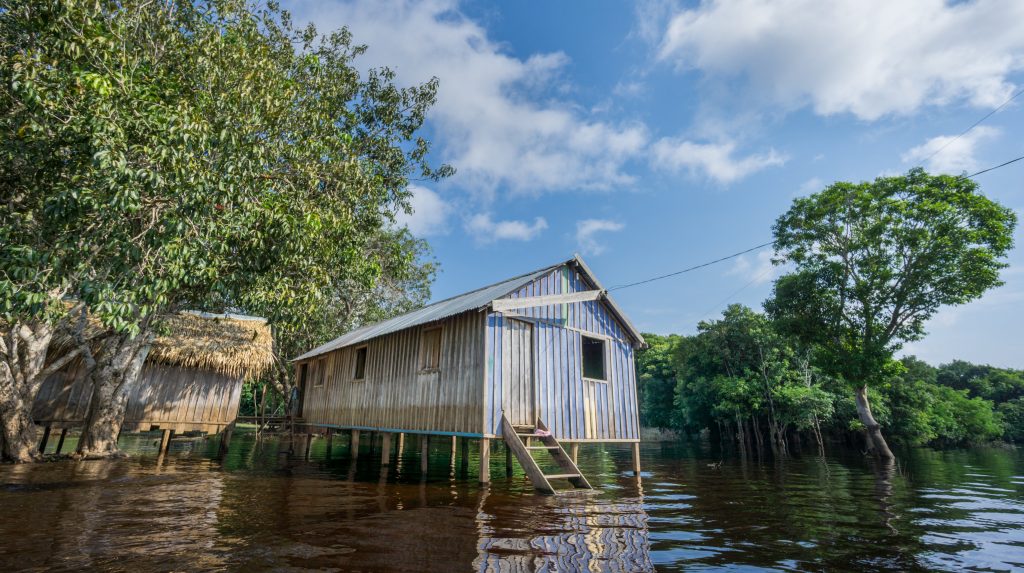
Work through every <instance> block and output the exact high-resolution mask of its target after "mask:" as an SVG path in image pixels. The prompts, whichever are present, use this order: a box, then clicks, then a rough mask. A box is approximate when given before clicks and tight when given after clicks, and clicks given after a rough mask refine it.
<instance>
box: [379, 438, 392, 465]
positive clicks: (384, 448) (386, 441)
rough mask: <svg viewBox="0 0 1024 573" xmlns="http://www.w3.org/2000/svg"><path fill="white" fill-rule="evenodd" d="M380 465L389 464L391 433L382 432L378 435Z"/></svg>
mask: <svg viewBox="0 0 1024 573" xmlns="http://www.w3.org/2000/svg"><path fill="white" fill-rule="evenodd" d="M380 465H382V466H388V465H391V434H390V433H388V432H382V433H381V437H380Z"/></svg>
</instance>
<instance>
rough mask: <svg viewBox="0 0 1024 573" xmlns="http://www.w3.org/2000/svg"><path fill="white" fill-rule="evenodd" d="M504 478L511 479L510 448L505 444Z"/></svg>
mask: <svg viewBox="0 0 1024 573" xmlns="http://www.w3.org/2000/svg"><path fill="white" fill-rule="evenodd" d="M505 477H512V448H510V447H509V445H508V442H506V443H505Z"/></svg>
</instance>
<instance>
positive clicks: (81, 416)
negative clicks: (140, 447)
mask: <svg viewBox="0 0 1024 573" xmlns="http://www.w3.org/2000/svg"><path fill="white" fill-rule="evenodd" d="M93 327H95V326H93ZM159 332H160V334H159V335H158V336H157V338H156V340H154V342H153V347H152V349H151V350H150V353H149V357H148V359H147V360H146V365H145V367H144V368H143V371H142V374H141V379H140V380H139V383H138V384H136V386H135V388H134V390H133V391H132V393H131V395H130V396H129V399H128V408H127V412H126V414H125V420H124V425H123V426H122V429H123V430H124V431H146V430H150V429H156V428H160V429H165V430H166V429H170V430H175V431H176V432H186V431H205V432H217V431H220V430H221V429H222V428H224V427H225V426H227V425H229V424H231V423H232V422H234V420H235V417H236V416H237V414H238V402H239V399H240V397H241V392H242V382H243V381H244V380H245V379H246V378H254V377H257V376H260V375H262V374H263V373H265V372H266V371H267V370H269V369H270V368H271V367H272V366H273V364H274V354H273V345H272V339H271V333H270V327H269V326H267V324H266V320H264V319H262V318H256V317H250V316H242V315H214V314H208V313H201V312H182V313H178V314H174V315H169V316H166V317H162V319H161V320H160V323H159ZM55 344H56V346H57V348H61V347H66V346H68V345H70V344H71V341H70V336H69V335H68V334H66V333H63V334H61V335H58V336H57V337H55ZM91 395H92V388H91V387H90V385H89V384H88V380H87V379H86V377H85V376H84V371H83V368H82V364H81V362H80V361H77V362H72V363H71V364H69V365H68V366H67V367H65V368H64V369H63V370H61V371H60V372H57V373H56V374H54V375H53V376H50V377H49V378H47V380H46V381H45V382H44V383H43V387H42V389H41V390H40V392H39V395H38V396H37V397H36V401H35V404H34V408H33V412H32V415H33V418H34V419H35V421H36V423H37V424H41V425H44V426H55V427H70V426H77V425H80V424H82V422H83V421H84V420H85V416H86V413H87V412H88V409H89V400H90V399H91Z"/></svg>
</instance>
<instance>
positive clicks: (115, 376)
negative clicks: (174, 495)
mask: <svg viewBox="0 0 1024 573" xmlns="http://www.w3.org/2000/svg"><path fill="white" fill-rule="evenodd" d="M154 337H155V335H154V334H153V333H152V332H151V331H149V330H148V327H147V326H144V327H143V331H142V332H141V333H140V334H138V335H137V336H132V337H129V336H128V335H125V334H119V335H112V336H111V337H110V338H108V339H107V340H106V341H105V342H104V344H103V347H102V349H101V350H100V356H99V359H98V360H91V357H89V358H87V359H86V360H87V362H90V361H91V362H93V367H92V368H91V369H90V370H91V372H90V374H89V377H90V379H91V381H92V400H91V401H90V402H89V412H88V414H87V415H86V419H85V427H84V429H83V430H82V437H81V438H80V439H79V441H78V454H79V455H80V456H83V457H85V458H90V459H92V458H105V457H109V456H114V455H117V454H118V449H117V437H118V435H119V434H120V433H121V424H122V423H124V414H125V409H126V408H127V406H128V396H129V395H130V394H131V390H132V388H133V387H134V386H135V384H136V382H137V381H138V379H139V374H141V372H142V367H143V365H144V364H145V362H146V357H147V356H149V349H150V348H151V347H152V344H153V339H154Z"/></svg>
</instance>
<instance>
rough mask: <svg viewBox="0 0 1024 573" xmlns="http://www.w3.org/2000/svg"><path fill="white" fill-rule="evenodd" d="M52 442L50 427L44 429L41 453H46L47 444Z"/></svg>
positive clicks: (40, 446)
mask: <svg viewBox="0 0 1024 573" xmlns="http://www.w3.org/2000/svg"><path fill="white" fill-rule="evenodd" d="M49 441H50V426H46V427H45V428H43V440H42V441H41V442H39V453H40V454H45V453H46V442H49Z"/></svg>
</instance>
